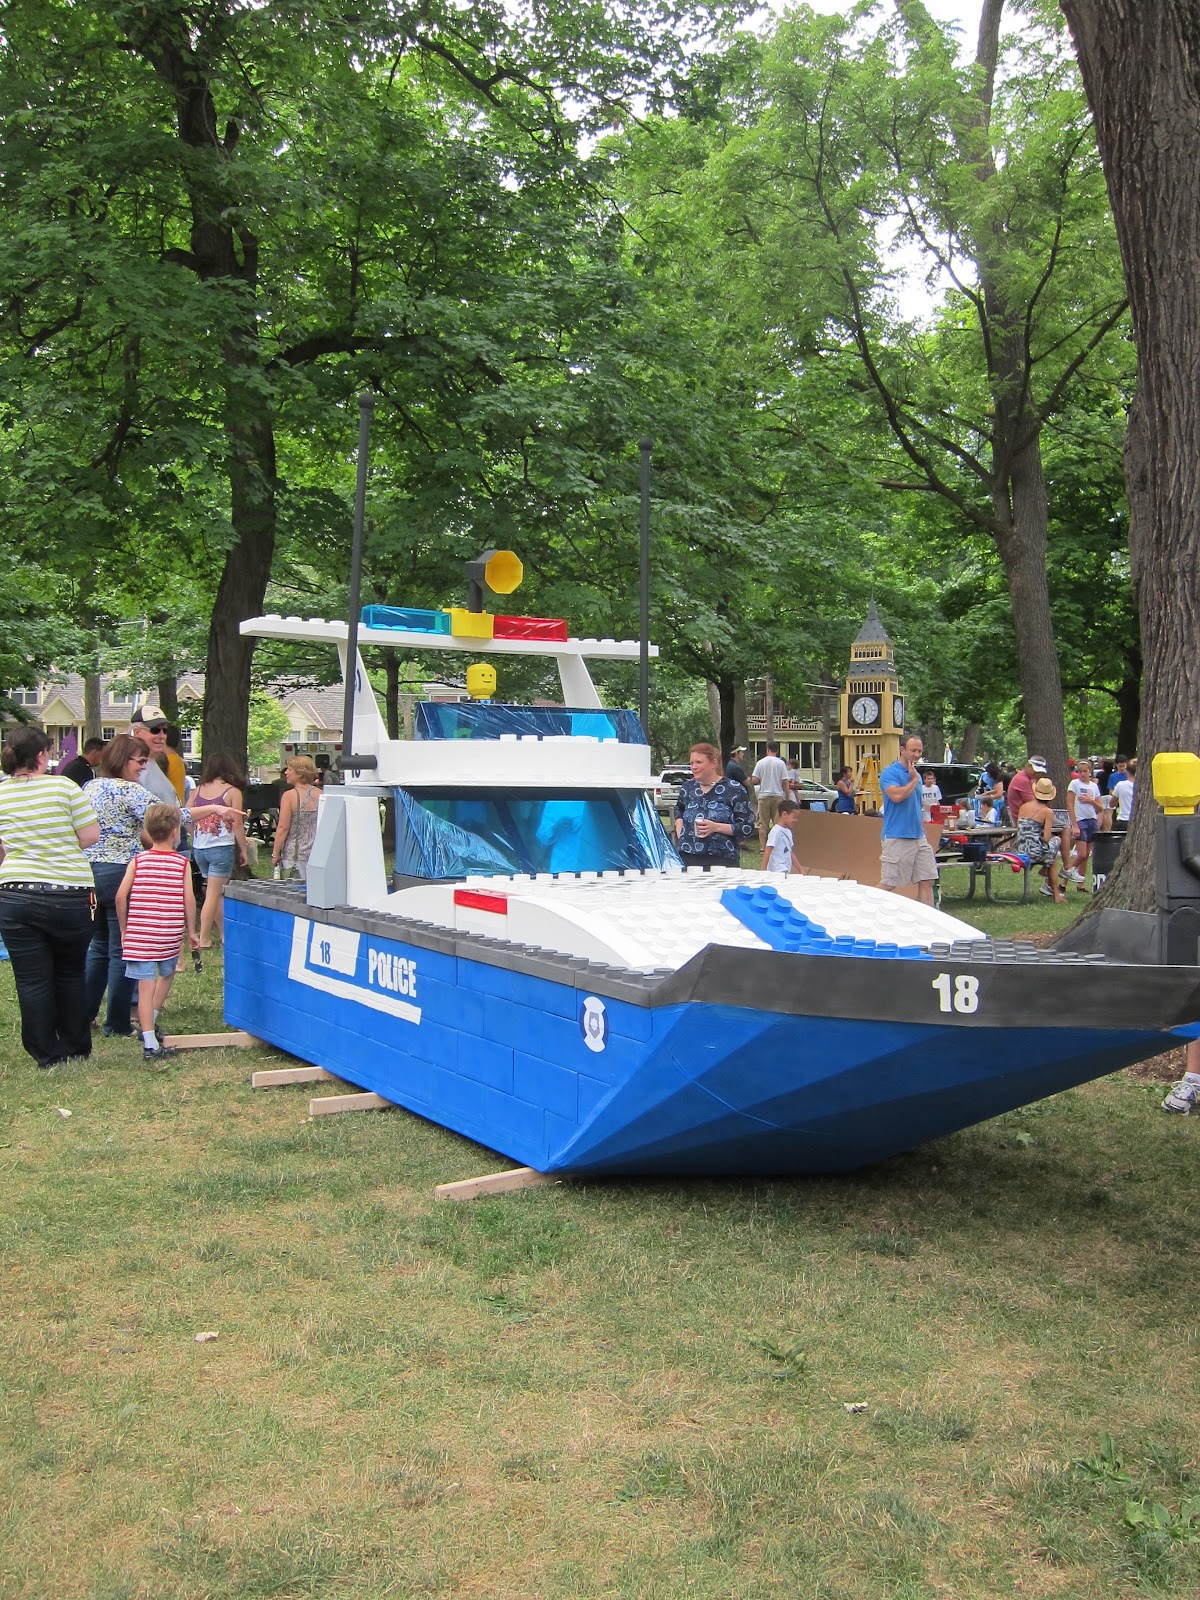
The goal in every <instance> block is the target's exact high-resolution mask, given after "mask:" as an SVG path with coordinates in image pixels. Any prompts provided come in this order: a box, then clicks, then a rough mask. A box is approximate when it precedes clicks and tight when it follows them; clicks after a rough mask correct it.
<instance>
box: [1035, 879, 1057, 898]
mask: <svg viewBox="0 0 1200 1600" xmlns="http://www.w3.org/2000/svg"><path fill="white" fill-rule="evenodd" d="M1038 893H1039V894H1044V895H1045V896H1046V898H1047V899H1048V900H1052V899H1053V898H1054V890H1053V889H1052V888H1051V887H1050V885H1049V884H1048V883H1039V884H1038Z"/></svg>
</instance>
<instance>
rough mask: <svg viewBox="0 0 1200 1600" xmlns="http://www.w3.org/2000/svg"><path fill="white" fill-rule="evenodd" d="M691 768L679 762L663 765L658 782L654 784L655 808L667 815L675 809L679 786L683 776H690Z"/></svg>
mask: <svg viewBox="0 0 1200 1600" xmlns="http://www.w3.org/2000/svg"><path fill="white" fill-rule="evenodd" d="M691 775H692V769H691V767H689V766H686V765H684V764H683V763H680V764H679V765H677V766H673V767H664V768H663V769H662V771H661V772H660V773H659V775H658V782H657V783H656V784H655V785H654V806H655V810H657V811H661V812H662V813H663V814H664V815H667V816H669V815H670V813H671V812H672V811H674V809H675V802H676V800H678V799H679V786H680V784H681V783H683V781H684V779H685V778H690V777H691Z"/></svg>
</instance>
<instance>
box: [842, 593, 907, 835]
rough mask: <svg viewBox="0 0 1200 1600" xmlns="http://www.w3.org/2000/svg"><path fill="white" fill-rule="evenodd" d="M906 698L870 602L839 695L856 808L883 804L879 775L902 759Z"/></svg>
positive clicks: (885, 630)
mask: <svg viewBox="0 0 1200 1600" xmlns="http://www.w3.org/2000/svg"><path fill="white" fill-rule="evenodd" d="M903 736H904V696H903V695H902V694H901V693H900V684H899V682H898V681H897V678H896V656H895V651H894V648H893V646H892V641H891V640H890V639H889V638H888V634H887V629H886V628H885V627H884V625H883V623H882V622H880V620H879V613H878V612H877V611H876V609H875V602H874V600H872V601H871V606H870V610H869V611H868V612H867V620H866V621H865V622H864V623H863V625H862V627H861V628H860V629H859V632H858V637H857V638H856V639H855V641H854V643H853V644H852V645H851V646H850V670H849V672H848V673H847V675H846V687H845V689H844V690H843V691H842V748H843V750H844V751H845V762H846V765H847V766H848V767H850V768H852V769H853V771H854V786H855V788H856V789H857V790H858V791H859V804H860V806H865V807H866V808H867V809H869V810H872V809H873V810H878V809H879V808H880V807H881V806H882V805H883V794H882V791H881V790H880V787H879V774H880V773H881V772H882V771H883V769H884V767H888V766H890V765H891V764H892V762H893V761H895V760H897V759H898V758H899V755H900V741H901V739H902V738H903Z"/></svg>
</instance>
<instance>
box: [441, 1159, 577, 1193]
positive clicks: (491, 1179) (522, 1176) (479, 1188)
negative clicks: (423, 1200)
mask: <svg viewBox="0 0 1200 1600" xmlns="http://www.w3.org/2000/svg"><path fill="white" fill-rule="evenodd" d="M561 1182H562V1179H561V1178H556V1177H555V1176H554V1175H553V1174H552V1173H549V1172H535V1171H534V1169H533V1168H532V1167H512V1168H510V1170H509V1171H508V1172H489V1173H488V1174H487V1175H486V1176H485V1177H482V1178H463V1179H462V1180H461V1181H460V1182H459V1183H439V1184H438V1186H437V1187H436V1188H435V1189H434V1191H433V1197H434V1199H435V1200H474V1199H475V1198H476V1197H477V1196H478V1195H481V1194H507V1193H508V1192H509V1190H510V1189H534V1188H537V1186H538V1185H539V1184H544V1183H561Z"/></svg>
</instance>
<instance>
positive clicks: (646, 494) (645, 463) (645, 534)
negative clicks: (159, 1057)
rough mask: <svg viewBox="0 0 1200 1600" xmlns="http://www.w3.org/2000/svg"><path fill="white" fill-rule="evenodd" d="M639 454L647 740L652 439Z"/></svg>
mask: <svg viewBox="0 0 1200 1600" xmlns="http://www.w3.org/2000/svg"><path fill="white" fill-rule="evenodd" d="M638 449H639V450H640V451H641V453H642V563H641V600H642V606H641V640H640V649H639V651H638V715H639V716H640V717H641V719H642V732H643V733H644V734H645V735H646V738H647V739H649V737H650V452H651V450H653V449H654V440H653V439H639V440H638Z"/></svg>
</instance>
